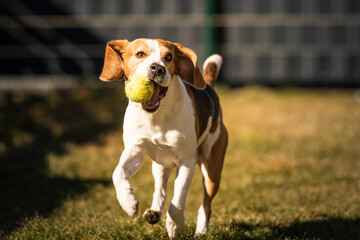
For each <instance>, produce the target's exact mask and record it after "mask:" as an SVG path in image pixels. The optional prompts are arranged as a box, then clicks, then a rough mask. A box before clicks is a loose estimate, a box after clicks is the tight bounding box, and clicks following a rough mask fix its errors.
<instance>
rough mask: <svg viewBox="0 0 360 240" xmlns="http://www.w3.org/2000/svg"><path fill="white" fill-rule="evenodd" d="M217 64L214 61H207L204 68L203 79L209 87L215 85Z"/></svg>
mask: <svg viewBox="0 0 360 240" xmlns="http://www.w3.org/2000/svg"><path fill="white" fill-rule="evenodd" d="M217 70H218V69H217V65H216V63H215V62H209V63H208V64H207V65H206V67H205V69H204V80H205V82H206V83H207V84H209V85H210V86H211V87H214V86H215V80H216V78H217V76H216V73H217Z"/></svg>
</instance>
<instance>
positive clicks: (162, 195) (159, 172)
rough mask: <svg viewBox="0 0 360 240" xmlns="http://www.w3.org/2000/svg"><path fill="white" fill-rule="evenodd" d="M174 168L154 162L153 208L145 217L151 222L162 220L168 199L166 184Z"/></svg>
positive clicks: (147, 211)
mask: <svg viewBox="0 0 360 240" xmlns="http://www.w3.org/2000/svg"><path fill="white" fill-rule="evenodd" d="M171 171H172V168H166V167H164V166H162V165H160V164H158V163H156V162H155V161H154V162H153V163H152V174H153V177H154V180H155V191H154V194H153V201H152V204H151V208H150V209H147V210H146V211H145V212H144V215H143V217H144V219H145V220H146V221H147V222H148V223H150V224H155V223H157V222H158V221H159V220H160V217H161V213H162V212H161V211H162V209H163V207H164V203H165V200H166V186H167V182H168V179H169V177H170V174H171Z"/></svg>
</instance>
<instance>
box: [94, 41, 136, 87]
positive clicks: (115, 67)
mask: <svg viewBox="0 0 360 240" xmlns="http://www.w3.org/2000/svg"><path fill="white" fill-rule="evenodd" d="M128 44H129V41H128V40H114V41H110V42H108V43H107V45H106V52H105V59H104V67H103V70H102V73H101V75H100V79H101V80H102V81H106V82H108V81H114V80H119V79H122V78H123V76H124V59H123V58H122V54H123V53H124V52H125V51H126V48H127V46H128Z"/></svg>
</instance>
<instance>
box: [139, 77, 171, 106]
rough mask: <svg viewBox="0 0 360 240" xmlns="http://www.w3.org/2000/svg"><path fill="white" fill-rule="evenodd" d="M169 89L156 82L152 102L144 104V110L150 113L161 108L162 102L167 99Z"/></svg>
mask: <svg viewBox="0 0 360 240" xmlns="http://www.w3.org/2000/svg"><path fill="white" fill-rule="evenodd" d="M167 90H168V88H167V87H162V86H160V85H159V84H158V83H156V82H155V81H154V93H153V95H152V97H151V99H150V100H148V101H147V102H145V103H142V104H141V106H142V108H143V109H144V110H145V111H147V112H150V113H153V112H155V111H156V110H157V109H158V108H159V107H160V101H161V100H162V99H163V98H164V97H165V95H166V92H167Z"/></svg>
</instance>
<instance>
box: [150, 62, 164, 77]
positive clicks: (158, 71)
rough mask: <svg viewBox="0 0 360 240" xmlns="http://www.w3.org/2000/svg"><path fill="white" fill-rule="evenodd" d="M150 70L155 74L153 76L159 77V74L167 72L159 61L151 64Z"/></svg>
mask: <svg viewBox="0 0 360 240" xmlns="http://www.w3.org/2000/svg"><path fill="white" fill-rule="evenodd" d="M150 71H151V73H152V75H153V77H157V76H163V75H164V74H165V72H166V70H165V67H164V66H161V65H160V64H158V63H153V64H151V65H150Z"/></svg>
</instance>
